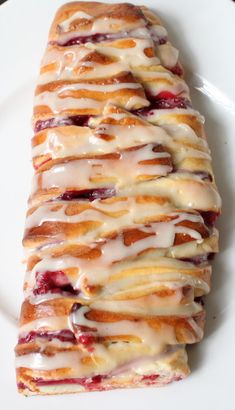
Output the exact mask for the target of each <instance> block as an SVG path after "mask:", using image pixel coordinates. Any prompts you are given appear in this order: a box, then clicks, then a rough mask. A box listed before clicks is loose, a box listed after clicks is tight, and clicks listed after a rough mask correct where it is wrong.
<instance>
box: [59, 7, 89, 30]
mask: <svg viewBox="0 0 235 410" xmlns="http://www.w3.org/2000/svg"><path fill="white" fill-rule="evenodd" d="M78 19H86V20H91V19H93V17H92V16H90V15H89V14H87V13H84V11H77V12H76V13H73V14H72V15H71V16H70V17H69V18H67V19H66V20H63V21H62V22H61V23H60V28H61V29H62V30H63V31H68V30H69V26H70V24H71V23H73V22H74V21H75V20H78Z"/></svg>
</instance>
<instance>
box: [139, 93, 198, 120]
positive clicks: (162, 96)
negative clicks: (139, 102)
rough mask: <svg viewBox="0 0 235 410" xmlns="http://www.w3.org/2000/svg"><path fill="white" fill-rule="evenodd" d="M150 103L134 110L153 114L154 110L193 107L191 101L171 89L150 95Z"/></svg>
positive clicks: (143, 113)
mask: <svg viewBox="0 0 235 410" xmlns="http://www.w3.org/2000/svg"><path fill="white" fill-rule="evenodd" d="M148 99H149V101H150V105H149V106H148V107H144V108H140V109H138V110H134V111H132V112H133V113H134V114H136V115H152V113H151V111H152V110H164V109H166V110H169V109H174V108H182V109H187V108H191V107H192V105H191V102H190V101H189V100H188V99H187V98H184V97H180V96H178V95H176V94H173V93H171V92H170V91H162V92H160V93H159V94H157V95H148Z"/></svg>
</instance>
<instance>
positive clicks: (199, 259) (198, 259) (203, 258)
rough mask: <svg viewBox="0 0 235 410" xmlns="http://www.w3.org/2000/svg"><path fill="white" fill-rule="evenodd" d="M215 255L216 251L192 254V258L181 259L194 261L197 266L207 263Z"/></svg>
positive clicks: (182, 259)
mask: <svg viewBox="0 0 235 410" xmlns="http://www.w3.org/2000/svg"><path fill="white" fill-rule="evenodd" d="M214 255H215V254H214V253H206V254H205V255H195V256H191V258H180V260H181V261H184V262H190V263H193V264H194V265H195V266H200V265H204V264H206V263H207V262H208V261H209V260H212V259H213V258H214Z"/></svg>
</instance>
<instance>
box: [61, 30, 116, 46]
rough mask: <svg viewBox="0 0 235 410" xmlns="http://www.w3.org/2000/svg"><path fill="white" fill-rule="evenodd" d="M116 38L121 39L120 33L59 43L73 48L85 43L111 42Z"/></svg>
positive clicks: (78, 38) (83, 37) (91, 36)
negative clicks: (75, 45)
mask: <svg viewBox="0 0 235 410" xmlns="http://www.w3.org/2000/svg"><path fill="white" fill-rule="evenodd" d="M118 37H122V33H115V34H113V33H96V34H91V35H90V36H76V37H73V38H71V39H70V40H68V41H66V42H65V43H62V44H61V43H60V46H64V47H66V46H73V45H74V44H85V43H99V42H101V41H105V40H112V39H116V38H118Z"/></svg>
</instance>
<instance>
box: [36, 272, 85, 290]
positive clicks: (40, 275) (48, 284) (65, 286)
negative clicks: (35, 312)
mask: <svg viewBox="0 0 235 410" xmlns="http://www.w3.org/2000/svg"><path fill="white" fill-rule="evenodd" d="M35 277H36V286H35V289H34V291H33V293H34V295H44V294H45V293H49V292H50V293H62V292H69V293H70V294H73V295H77V294H78V293H79V290H77V289H74V288H73V286H72V285H71V283H70V282H69V280H68V278H67V276H66V275H65V274H64V272H62V271H55V272H50V271H46V272H36V275H35Z"/></svg>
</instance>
